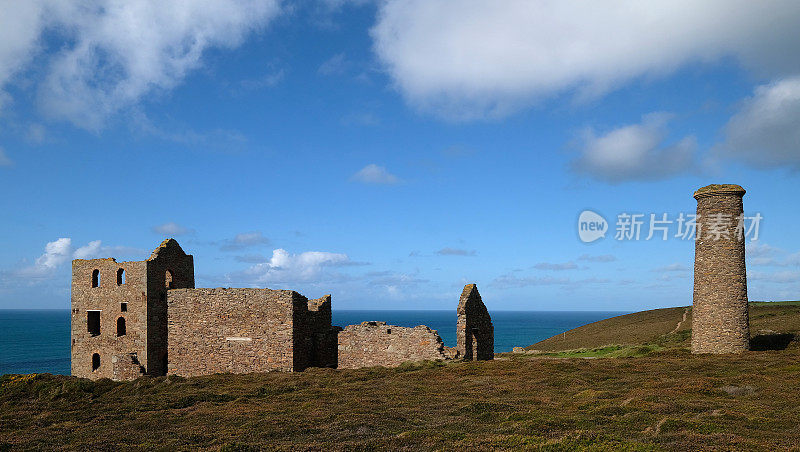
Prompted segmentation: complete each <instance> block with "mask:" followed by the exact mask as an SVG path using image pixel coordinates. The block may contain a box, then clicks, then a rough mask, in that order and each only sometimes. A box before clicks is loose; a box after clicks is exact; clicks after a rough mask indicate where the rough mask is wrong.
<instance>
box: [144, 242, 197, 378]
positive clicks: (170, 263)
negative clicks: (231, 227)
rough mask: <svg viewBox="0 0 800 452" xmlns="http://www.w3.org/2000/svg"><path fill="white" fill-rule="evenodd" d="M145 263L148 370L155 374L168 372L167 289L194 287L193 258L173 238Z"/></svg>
mask: <svg viewBox="0 0 800 452" xmlns="http://www.w3.org/2000/svg"><path fill="white" fill-rule="evenodd" d="M145 262H146V263H147V304H148V307H149V309H148V318H147V323H148V328H147V331H148V336H147V360H146V361H145V362H146V365H147V370H148V374H150V375H153V376H157V375H164V374H166V372H167V369H166V365H167V361H168V352H167V317H168V314H167V291H168V290H170V289H193V288H194V258H193V257H192V256H191V255H189V254H186V253H185V252H184V251H183V249H181V247H180V245H178V242H177V241H175V240H174V239H167V240H164V241H163V242H162V243H161V244H160V245H159V246H158V248H156V249H155V250H154V251H153V253H152V254H151V255H150V258H149V259H147V261H145Z"/></svg>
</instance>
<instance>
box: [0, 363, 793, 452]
mask: <svg viewBox="0 0 800 452" xmlns="http://www.w3.org/2000/svg"><path fill="white" fill-rule="evenodd" d="M798 358H800V353H798V351H797V350H796V349H794V348H790V349H788V350H784V351H768V352H750V353H747V354H745V355H743V356H717V357H712V356H700V357H698V356H690V355H688V353H686V352H685V351H680V350H672V351H669V352H662V353H658V352H657V353H654V354H651V355H648V356H647V357H643V358H619V359H577V358H575V359H552V358H538V357H532V356H515V359H513V360H496V361H493V362H480V363H455V364H449V365H443V364H441V363H424V364H420V365H409V366H403V367H402V368H399V369H383V368H372V369H361V370H343V371H335V370H322V369H319V370H310V371H307V372H304V373H299V374H281V373H273V374H250V375H215V376H210V377H200V378H191V379H183V378H175V377H168V378H164V377H161V378H152V379H147V378H144V379H139V380H137V381H134V382H124V383H115V382H111V381H99V382H90V381H88V380H81V379H77V378H73V377H66V376H51V375H39V376H36V377H35V378H28V379H20V378H18V377H13V376H5V377H2V378H0V385H1V387H0V449H3V448H4V447H5V448H8V449H18V448H26V449H28V448H36V449H38V448H44V449H54V448H63V447H67V448H70V449H137V448H146V449H162V450H167V449H169V450H173V449H189V448H197V447H202V448H211V449H224V450H247V449H251V448H252V449H260V448H268V449H295V448H301V449H328V448H334V449H342V448H358V449H370V448H392V449H420V448H423V449H453V448H466V447H469V448H476V449H492V448H508V449H511V448H520V447H530V448H539V449H545V450H572V449H574V448H591V449H595V450H608V449H629V450H654V449H698V448H699V449H706V450H711V449H732V448H735V449H763V450H768V449H769V450H774V449H788V448H791V447H795V445H797V444H800V429H798V428H797V426H798V425H800V412H799V411H798V410H797V409H796V407H797V406H799V405H800V378H798V377H800V364H798Z"/></svg>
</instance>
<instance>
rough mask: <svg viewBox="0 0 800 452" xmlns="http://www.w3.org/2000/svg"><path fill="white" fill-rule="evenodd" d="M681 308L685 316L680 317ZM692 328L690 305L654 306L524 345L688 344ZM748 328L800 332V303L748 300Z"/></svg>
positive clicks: (757, 332) (555, 348)
mask: <svg viewBox="0 0 800 452" xmlns="http://www.w3.org/2000/svg"><path fill="white" fill-rule="evenodd" d="M684 312H686V313H687V315H686V320H685V321H682V320H683V314H684ZM676 327H677V329H676ZM691 328H692V309H691V307H682V308H666V309H654V310H651V311H642V312H635V313H633V314H626V315H621V316H617V317H612V318H610V319H606V320H600V321H598V322H594V323H590V324H588V325H583V326H580V327H578V328H575V329H572V330H569V331H567V332H565V333H564V334H559V335H557V336H553V337H551V338H548V339H545V340H543V341H541V342H537V343H535V344H533V345H531V346H529V347H527V348H528V349H532V350H543V351H560V350H574V349H595V348H601V347H606V346H610V345H623V346H636V345H641V344H662V343H663V342H664V340H665V339H666V340H668V341H669V342H671V344H672V345H678V346H688V344H689V339H690V337H691V334H690V333H691ZM750 332H751V335H752V336H753V337H754V338H755V337H756V336H759V335H773V334H776V333H783V334H800V303H798V302H796V301H787V302H771V303H764V302H755V303H750ZM758 340H760V339H756V341H758ZM662 345H663V344H662Z"/></svg>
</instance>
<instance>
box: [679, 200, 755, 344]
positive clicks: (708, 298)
mask: <svg viewBox="0 0 800 452" xmlns="http://www.w3.org/2000/svg"><path fill="white" fill-rule="evenodd" d="M744 194H745V190H744V189H743V188H742V187H740V186H739V185H729V184H725V185H717V184H715V185H708V186H706V187H703V188H701V189H699V190H697V191H696V192H695V193H694V198H695V199H696V200H697V233H696V236H697V238H696V241H695V258H694V298H693V302H692V353H741V352H744V351H746V350H748V349H749V348H750V327H749V313H748V305H747V272H746V270H745V256H744V248H745V247H744V245H745V243H744V234H743V233H742V231H741V230H740V229H739V228H740V226H739V221H738V218H739V217H740V216H741V215H742V213H743V211H744V209H743V205H742V197H743V196H744ZM719 220H727V221H719ZM712 223H714V224H713V225H712ZM720 224H722V226H720ZM720 228H721V229H720Z"/></svg>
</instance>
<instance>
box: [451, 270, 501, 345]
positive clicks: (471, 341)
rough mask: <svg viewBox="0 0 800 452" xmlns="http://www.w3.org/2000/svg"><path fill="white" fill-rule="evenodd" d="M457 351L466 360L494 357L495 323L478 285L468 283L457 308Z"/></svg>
mask: <svg viewBox="0 0 800 452" xmlns="http://www.w3.org/2000/svg"><path fill="white" fill-rule="evenodd" d="M456 313H457V315H458V319H457V321H456V351H457V353H458V355H459V357H461V358H463V359H466V360H488V359H494V325H492V318H491V316H489V311H488V310H487V309H486V306H485V305H484V304H483V300H482V299H481V294H480V293H478V286H476V285H475V284H467V285H466V286H464V290H463V291H462V292H461V298H460V299H459V302H458V308H457V310H456Z"/></svg>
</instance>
